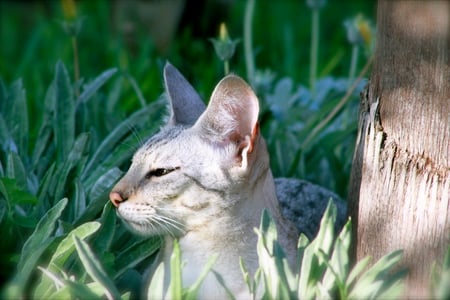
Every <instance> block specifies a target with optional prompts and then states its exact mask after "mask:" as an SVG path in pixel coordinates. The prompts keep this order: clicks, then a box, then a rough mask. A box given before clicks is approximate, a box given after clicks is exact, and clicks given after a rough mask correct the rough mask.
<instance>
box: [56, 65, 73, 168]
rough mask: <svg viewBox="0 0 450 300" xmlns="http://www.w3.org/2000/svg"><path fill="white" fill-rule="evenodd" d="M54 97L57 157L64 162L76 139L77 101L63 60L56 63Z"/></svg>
mask: <svg viewBox="0 0 450 300" xmlns="http://www.w3.org/2000/svg"><path fill="white" fill-rule="evenodd" d="M54 97H55V99H54V105H55V107H54V112H55V119H54V123H53V130H54V133H55V142H56V149H57V159H58V161H59V162H63V161H64V160H65V159H66V158H67V156H68V155H69V152H70V150H71V149H72V147H73V143H74V140H75V102H74V99H73V90H72V86H71V84H70V79H69V74H68V73H67V70H66V67H65V66H64V64H63V63H62V62H61V61H58V62H57V63H56V69H55V88H54Z"/></svg>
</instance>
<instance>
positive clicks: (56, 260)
mask: <svg viewBox="0 0 450 300" xmlns="http://www.w3.org/2000/svg"><path fill="white" fill-rule="evenodd" d="M99 227H100V223H98V222H89V223H85V224H83V225H81V226H79V227H77V228H75V229H74V230H72V231H71V232H70V233H69V234H68V235H67V236H66V237H65V238H64V239H63V240H62V241H61V242H60V243H59V245H58V247H57V248H56V250H55V252H54V253H53V255H52V258H51V259H50V262H49V263H48V266H47V268H46V269H45V270H46V271H48V272H52V273H53V272H57V271H59V270H61V269H63V267H64V264H65V263H66V261H67V259H68V258H69V257H70V255H71V254H72V253H73V252H74V250H75V244H74V240H73V237H74V236H76V237H78V238H80V239H82V240H84V239H85V238H86V237H88V236H91V235H92V234H93V233H95V232H96V231H97V230H98V228H99ZM52 291H53V290H52V283H51V282H50V280H49V278H48V277H43V278H42V280H41V282H40V283H39V285H38V287H37V288H36V290H35V292H34V296H35V297H36V298H39V299H46V298H47V297H49V293H51V292H52Z"/></svg>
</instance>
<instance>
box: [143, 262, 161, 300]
mask: <svg viewBox="0 0 450 300" xmlns="http://www.w3.org/2000/svg"><path fill="white" fill-rule="evenodd" d="M147 299H165V298H164V262H161V263H160V264H159V265H158V267H157V268H156V270H155V272H154V273H153V275H152V280H151V281H150V285H149V286H148V289H147Z"/></svg>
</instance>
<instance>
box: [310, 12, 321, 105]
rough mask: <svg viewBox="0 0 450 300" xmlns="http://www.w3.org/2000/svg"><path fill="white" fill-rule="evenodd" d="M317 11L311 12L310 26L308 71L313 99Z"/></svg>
mask: <svg viewBox="0 0 450 300" xmlns="http://www.w3.org/2000/svg"><path fill="white" fill-rule="evenodd" d="M319 18H320V14H319V9H318V8H314V9H313V10H312V26H311V48H310V63H311V65H310V69H309V85H310V88H311V93H312V95H313V97H314V94H315V89H316V77H317V55H318V53H317V52H318V51H319Z"/></svg>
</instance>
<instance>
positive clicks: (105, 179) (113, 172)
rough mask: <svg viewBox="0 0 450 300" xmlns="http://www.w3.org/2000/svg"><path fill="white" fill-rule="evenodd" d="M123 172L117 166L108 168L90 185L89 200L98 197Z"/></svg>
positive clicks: (105, 191) (109, 187) (108, 188)
mask: <svg viewBox="0 0 450 300" xmlns="http://www.w3.org/2000/svg"><path fill="white" fill-rule="evenodd" d="M122 175H123V172H122V171H121V170H120V169H119V168H112V169H110V170H108V171H107V172H106V173H105V174H103V176H101V177H100V178H99V179H98V180H97V182H96V183H95V184H94V186H93V187H92V189H91V191H90V192H89V198H90V199H91V200H94V199H97V198H98V197H100V196H102V195H104V194H105V193H107V192H108V191H109V190H110V189H111V187H112V186H113V184H114V183H115V182H116V181H117V180H118V179H119V178H120V177H122Z"/></svg>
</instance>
